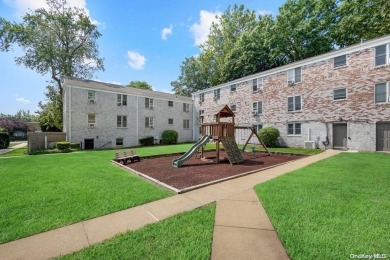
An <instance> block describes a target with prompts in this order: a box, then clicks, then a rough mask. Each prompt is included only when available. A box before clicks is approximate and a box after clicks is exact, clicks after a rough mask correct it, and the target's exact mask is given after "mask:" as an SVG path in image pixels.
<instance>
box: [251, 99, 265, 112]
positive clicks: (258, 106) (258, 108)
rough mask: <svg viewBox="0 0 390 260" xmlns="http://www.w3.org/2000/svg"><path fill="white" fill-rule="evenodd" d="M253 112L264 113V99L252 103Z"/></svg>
mask: <svg viewBox="0 0 390 260" xmlns="http://www.w3.org/2000/svg"><path fill="white" fill-rule="evenodd" d="M252 112H253V114H256V115H257V114H259V115H261V114H263V101H257V102H253V103H252Z"/></svg>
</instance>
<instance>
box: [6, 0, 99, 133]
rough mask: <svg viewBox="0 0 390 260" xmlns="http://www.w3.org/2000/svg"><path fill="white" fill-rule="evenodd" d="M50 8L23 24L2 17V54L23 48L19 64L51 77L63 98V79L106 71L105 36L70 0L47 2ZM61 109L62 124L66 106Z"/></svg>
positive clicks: (27, 16)
mask: <svg viewBox="0 0 390 260" xmlns="http://www.w3.org/2000/svg"><path fill="white" fill-rule="evenodd" d="M47 5H48V9H47V10H46V9H44V8H40V9H37V10H35V11H32V12H30V13H27V14H26V15H24V16H23V21H22V22H21V23H15V22H10V21H7V20H5V19H4V18H0V51H9V50H11V47H12V46H13V45H17V46H19V47H20V48H21V49H22V50H23V51H24V55H23V56H21V57H16V58H15V62H16V64H18V65H22V64H23V65H24V66H26V67H27V68H30V69H32V70H35V71H36V72H38V73H40V74H43V75H45V74H50V76H51V79H52V80H53V81H54V82H55V83H56V88H57V89H58V93H59V94H60V97H61V98H62V95H63V90H62V82H61V77H62V76H71V77H79V78H91V77H92V76H93V74H94V72H95V71H97V70H103V69H104V67H103V59H101V58H99V57H98V55H99V51H98V45H97V43H96V41H97V39H98V38H99V37H100V36H101V34H100V33H99V32H98V31H97V27H96V25H94V24H93V23H92V22H91V20H90V19H89V17H88V16H87V14H86V13H85V11H84V10H82V9H80V8H75V7H71V6H69V5H68V3H67V2H66V0H47ZM53 102H56V101H55V100H54V101H53ZM58 109H59V111H58V112H56V114H59V115H61V120H59V122H62V106H61V107H58ZM40 121H41V119H40ZM48 124H51V123H48ZM59 126H60V125H57V126H56V127H57V128H59Z"/></svg>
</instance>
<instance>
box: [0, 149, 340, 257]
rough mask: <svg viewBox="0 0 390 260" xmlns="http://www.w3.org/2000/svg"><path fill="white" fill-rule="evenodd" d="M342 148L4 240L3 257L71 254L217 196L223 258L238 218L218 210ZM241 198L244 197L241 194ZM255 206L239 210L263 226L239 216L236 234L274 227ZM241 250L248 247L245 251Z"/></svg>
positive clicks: (216, 237) (215, 246)
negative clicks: (226, 234)
mask: <svg viewBox="0 0 390 260" xmlns="http://www.w3.org/2000/svg"><path fill="white" fill-rule="evenodd" d="M338 153H339V151H334V150H327V151H325V152H324V153H321V154H318V155H313V156H310V157H305V158H302V159H299V160H296V161H292V162H289V163H287V164H283V165H280V166H277V167H274V168H271V169H267V170H264V171H259V172H257V173H253V174H250V175H247V176H243V177H240V178H237V179H233V180H229V181H225V182H221V183H218V184H214V185H211V186H208V187H204V188H201V189H198V190H194V191H190V192H187V193H184V194H179V195H175V196H172V197H169V198H166V199H162V200H158V201H154V202H151V203H148V204H145V205H141V206H138V207H134V208H130V209H127V210H123V211H119V212H115V213H112V214H108V215H105V216H101V217H98V218H94V219H90V220H86V221H83V222H80V223H76V224H73V225H69V226H65V227H62V228H58V229H55V230H51V231H47V232H44V233H41V234H37V235H34V236H30V237H26V238H22V239H19V240H15V241H12V242H9V243H5V244H1V245H0V259H48V258H52V257H56V256H60V255H64V254H68V253H71V252H74V251H77V250H80V249H82V248H84V247H88V246H91V245H93V244H96V243H99V242H102V241H104V240H107V239H110V238H113V237H114V236H116V235H117V234H119V233H124V232H126V231H130V230H137V229H139V228H141V227H143V226H145V225H147V224H150V223H154V222H157V221H160V220H163V219H166V218H168V217H171V216H173V215H176V214H180V213H182V212H184V211H188V210H192V209H195V208H198V207H201V206H203V205H206V204H209V203H211V202H214V201H217V212H216V224H215V225H216V226H215V228H214V239H213V252H212V258H213V259H222V255H221V254H219V253H218V250H220V249H218V243H219V244H221V243H231V242H232V241H230V242H223V241H222V240H221V234H223V233H221V230H222V228H223V227H224V226H225V227H224V228H228V227H226V226H227V225H232V224H231V223H234V219H233V218H231V219H230V220H229V219H226V220H224V219H219V216H224V213H223V212H224V210H225V209H226V210H228V209H229V208H230V209H232V208H233V209H234V208H236V207H237V202H240V201H241V202H240V203H242V205H244V204H248V203H247V202H255V203H249V204H256V203H257V204H256V205H257V206H259V202H258V201H257V202H256V201H251V200H254V197H253V194H252V195H251V194H250V192H251V190H252V188H253V187H254V186H255V185H256V184H259V183H262V182H265V181H267V180H270V179H272V178H275V177H278V176H280V175H282V174H285V173H288V172H291V171H294V170H296V169H299V168H301V167H304V166H307V165H309V164H311V163H314V162H317V161H319V160H322V159H325V158H328V157H330V156H333V155H335V154H338ZM248 190H249V191H248ZM245 191H248V192H249V195H245V193H244V194H240V193H242V192H245ZM234 195H236V196H234ZM248 196H249V197H248ZM237 198H238V199H237ZM239 198H241V200H240V199H239ZM243 198H245V199H243ZM248 200H249V201H248ZM229 204H230V205H229ZM235 204H236V205H235ZM221 205H222V211H221ZM260 206H261V204H260ZM250 207H251V206H250ZM251 208H252V209H254V211H251V212H252V213H251V212H250V211H245V210H242V213H243V216H244V217H242V216H238V218H247V219H248V223H252V224H253V223H254V224H253V225H257V224H259V225H260V226H250V227H249V228H248V227H247V226H240V225H244V224H242V223H240V222H236V224H234V225H232V227H231V228H238V229H237V230H236V231H235V232H236V233H237V234H238V236H243V235H244V233H242V232H241V233H240V230H247V229H250V228H252V229H253V230H261V229H263V230H264V231H266V230H268V229H269V231H271V232H275V231H274V230H273V227H272V228H271V226H272V225H271V226H270V222H269V223H268V222H267V220H265V218H264V217H266V214H265V211H264V212H263V213H261V208H257V209H256V207H251ZM235 211H237V210H235ZM221 212H222V215H221ZM245 212H248V214H245ZM253 212H254V213H253ZM256 212H257V213H258V212H260V213H259V215H260V219H257V217H256V214H257V213H256ZM267 219H268V217H267ZM223 221H232V222H231V223H230V222H223ZM268 221H269V220H268ZM221 223H222V224H221ZM226 223H227V224H226ZM229 223H230V224H229ZM240 228H241V229H240ZM244 228H246V229H244ZM225 231H226V230H225ZM222 232H223V230H222ZM226 232H227V231H226ZM275 234H276V233H275ZM275 234H273V235H271V233H270V234H269V235H268V236H267V235H264V236H263V237H264V240H263V241H271V240H269V237H270V236H272V237H274V239H273V240H272V241H279V240H278V238H277V236H276V237H275ZM222 238H223V239H225V237H223V236H222ZM258 238H259V237H258V236H255V237H254V239H258ZM264 243H265V242H264ZM267 243H268V242H267ZM279 243H280V242H279ZM233 244H234V243H233ZM267 248H268V251H267ZM275 248H276V249H275ZM222 249H223V247H222ZM231 249H232V250H233V247H231ZM257 249H258V246H257V244H254V245H253V246H250V247H248V248H244V247H241V248H240V247H236V248H235V249H234V251H235V252H236V253H238V252H239V253H240V259H245V258H247V259H248V258H250V256H251V255H255V256H258V257H260V256H259V255H257V254H258V251H256V250H257ZM263 249H264V250H263V251H262V252H263V253H262V254H263V256H264V259H266V258H267V254H271V255H272V254H274V253H275V252H276V251H278V250H280V255H281V256H282V255H283V252H284V249H281V248H280V245H277V242H275V243H274V242H272V243H271V244H270V245H267V244H265V245H264V246H263ZM241 250H245V252H244V251H241ZM275 250H276V251H275ZM267 252H268V253H267ZM278 252H279V251H278ZM278 254H279V253H278ZM284 256H286V255H284ZM258 257H257V258H258ZM227 258H230V257H227ZM227 258H226V257H225V258H223V259H227ZM281 259H283V258H281Z"/></svg>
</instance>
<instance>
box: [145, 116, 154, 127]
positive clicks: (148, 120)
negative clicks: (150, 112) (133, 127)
mask: <svg viewBox="0 0 390 260" xmlns="http://www.w3.org/2000/svg"><path fill="white" fill-rule="evenodd" d="M153 124H154V118H153V117H145V128H153V126H154V125H153Z"/></svg>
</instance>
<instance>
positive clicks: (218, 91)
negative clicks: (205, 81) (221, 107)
mask: <svg viewBox="0 0 390 260" xmlns="http://www.w3.org/2000/svg"><path fill="white" fill-rule="evenodd" d="M220 97H221V89H214V100H217V99H219V98H220Z"/></svg>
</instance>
